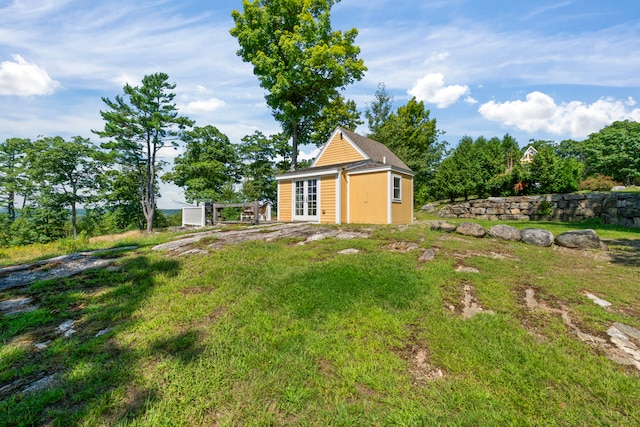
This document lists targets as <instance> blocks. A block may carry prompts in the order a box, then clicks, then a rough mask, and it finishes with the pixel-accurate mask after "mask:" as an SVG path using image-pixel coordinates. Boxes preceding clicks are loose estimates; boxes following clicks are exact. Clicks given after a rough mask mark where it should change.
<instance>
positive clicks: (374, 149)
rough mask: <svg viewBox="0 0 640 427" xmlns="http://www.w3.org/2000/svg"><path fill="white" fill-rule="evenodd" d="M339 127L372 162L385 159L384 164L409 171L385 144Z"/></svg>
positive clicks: (381, 161) (382, 161) (380, 161)
mask: <svg viewBox="0 0 640 427" xmlns="http://www.w3.org/2000/svg"><path fill="white" fill-rule="evenodd" d="M339 129H340V132H342V133H343V134H344V135H346V136H347V137H349V139H350V140H351V141H353V143H354V144H356V145H357V146H358V147H359V148H360V149H361V150H362V151H363V152H365V153H366V154H367V156H369V157H370V158H371V160H373V161H374V162H377V163H381V164H382V163H385V160H386V164H388V165H391V166H395V167H398V168H400V169H406V170H408V171H411V169H409V166H407V165H406V164H404V162H403V161H402V160H400V159H399V158H398V156H396V155H395V154H393V152H392V151H391V150H389V148H387V146H386V145H384V144H381V143H380V142H378V141H374V140H373V139H370V138H367V137H364V136H362V135H358V134H357V133H355V132H352V131H350V130H347V129H344V128H341V127H340V128H339Z"/></svg>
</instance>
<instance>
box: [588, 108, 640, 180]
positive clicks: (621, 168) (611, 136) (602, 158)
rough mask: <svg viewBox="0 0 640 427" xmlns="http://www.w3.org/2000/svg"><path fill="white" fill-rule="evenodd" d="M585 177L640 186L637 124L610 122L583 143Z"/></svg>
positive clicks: (639, 145)
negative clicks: (603, 176)
mask: <svg viewBox="0 0 640 427" xmlns="http://www.w3.org/2000/svg"><path fill="white" fill-rule="evenodd" d="M583 144H584V152H585V153H586V156H585V160H586V164H587V173H589V174H595V173H600V174H603V175H608V176H611V177H613V178H614V179H615V180H616V181H620V182H624V183H625V184H626V185H633V184H635V185H638V184H640V123H638V122H632V121H629V120H625V121H622V122H614V123H613V124H611V125H609V126H607V127H605V128H603V129H602V130H600V131H599V132H596V133H592V134H591V135H589V137H588V138H587V139H586V140H585V141H584V143H583Z"/></svg>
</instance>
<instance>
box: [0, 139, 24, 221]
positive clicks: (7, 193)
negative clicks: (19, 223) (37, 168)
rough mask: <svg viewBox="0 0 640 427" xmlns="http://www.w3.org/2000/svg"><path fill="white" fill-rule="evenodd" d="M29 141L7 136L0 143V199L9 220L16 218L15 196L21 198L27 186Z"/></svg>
mask: <svg viewBox="0 0 640 427" xmlns="http://www.w3.org/2000/svg"><path fill="white" fill-rule="evenodd" d="M30 145H31V141H30V140H28V139H23V138H9V139H7V140H5V142H2V143H0V200H2V201H3V204H4V209H5V210H6V212H7V216H8V217H9V221H10V222H13V221H15V219H16V206H15V202H16V196H17V195H22V196H23V199H24V196H25V195H26V194H25V193H26V192H28V191H26V190H27V189H28V187H29V185H28V184H29V180H27V179H26V171H27V168H26V165H25V161H26V152H27V149H28V147H29V146H30Z"/></svg>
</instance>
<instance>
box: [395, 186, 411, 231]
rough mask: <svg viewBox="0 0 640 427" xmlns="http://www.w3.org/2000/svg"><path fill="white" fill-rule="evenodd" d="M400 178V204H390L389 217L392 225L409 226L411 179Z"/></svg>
mask: <svg viewBox="0 0 640 427" xmlns="http://www.w3.org/2000/svg"><path fill="white" fill-rule="evenodd" d="M401 176H402V203H392V206H391V215H392V220H393V221H392V222H393V223H394V224H411V222H412V220H413V189H412V186H411V181H412V180H411V177H410V176H407V175H401Z"/></svg>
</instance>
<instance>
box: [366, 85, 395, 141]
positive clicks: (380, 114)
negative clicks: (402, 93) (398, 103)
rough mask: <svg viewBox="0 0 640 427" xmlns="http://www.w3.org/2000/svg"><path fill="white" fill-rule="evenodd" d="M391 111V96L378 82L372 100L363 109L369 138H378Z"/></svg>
mask: <svg viewBox="0 0 640 427" xmlns="http://www.w3.org/2000/svg"><path fill="white" fill-rule="evenodd" d="M392 113H393V96H392V95H390V94H389V92H387V87H386V86H385V84H384V83H378V89H377V90H376V93H375V94H374V99H373V102H372V103H371V104H369V105H368V106H367V108H366V109H365V111H364V115H365V117H366V118H367V124H368V125H369V132H370V133H369V138H371V139H373V140H376V141H379V140H380V136H379V134H380V131H381V130H382V127H383V126H384V124H385V123H386V122H387V120H389V117H391V114H392Z"/></svg>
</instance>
